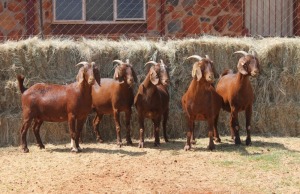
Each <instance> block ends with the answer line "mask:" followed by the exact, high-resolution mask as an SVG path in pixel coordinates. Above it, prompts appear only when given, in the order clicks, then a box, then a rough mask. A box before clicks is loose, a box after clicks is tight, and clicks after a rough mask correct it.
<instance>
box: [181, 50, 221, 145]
mask: <svg viewBox="0 0 300 194" xmlns="http://www.w3.org/2000/svg"><path fill="white" fill-rule="evenodd" d="M187 59H197V60H198V61H197V62H196V63H194V65H193V69H192V77H193V80H192V81H191V83H190V86H189V88H188V90H187V91H186V93H185V94H184V95H183V96H182V99H181V103H182V108H183V111H184V113H185V115H186V119H187V123H188V127H189V131H188V132H187V142H186V145H185V147H184V149H185V150H189V149H191V139H193V137H194V128H195V121H196V120H205V121H207V123H208V131H209V132H208V137H209V145H208V149H210V150H213V149H215V145H214V142H213V133H214V131H216V132H217V121H218V116H219V112H220V109H221V107H222V98H221V96H219V95H218V94H217V92H216V91H215V88H214V87H213V85H212V83H213V82H214V79H215V78H214V74H216V72H215V71H214V67H213V62H212V61H211V60H210V59H209V57H208V56H207V55H206V58H202V57H200V56H198V55H192V56H190V57H188V58H187Z"/></svg>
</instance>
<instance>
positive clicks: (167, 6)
mask: <svg viewBox="0 0 300 194" xmlns="http://www.w3.org/2000/svg"><path fill="white" fill-rule="evenodd" d="M165 10H166V13H171V12H172V11H173V10H174V6H173V5H170V4H168V5H166V7H165Z"/></svg>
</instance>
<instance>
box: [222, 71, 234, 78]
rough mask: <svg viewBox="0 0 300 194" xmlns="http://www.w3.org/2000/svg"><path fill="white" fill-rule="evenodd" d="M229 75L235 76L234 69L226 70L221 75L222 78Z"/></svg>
mask: <svg viewBox="0 0 300 194" xmlns="http://www.w3.org/2000/svg"><path fill="white" fill-rule="evenodd" d="M228 74H233V71H232V69H226V70H225V71H224V72H223V73H222V74H221V77H223V76H224V75H228Z"/></svg>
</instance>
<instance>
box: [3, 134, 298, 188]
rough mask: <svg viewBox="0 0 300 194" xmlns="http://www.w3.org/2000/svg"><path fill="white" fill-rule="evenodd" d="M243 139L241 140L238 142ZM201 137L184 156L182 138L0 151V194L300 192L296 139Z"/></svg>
mask: <svg viewBox="0 0 300 194" xmlns="http://www.w3.org/2000/svg"><path fill="white" fill-rule="evenodd" d="M242 139H245V137H242ZM222 141H223V142H222V143H221V144H217V145H216V150H215V151H212V152H211V151H208V150H207V149H206V146H207V144H208V139H207V138H203V139H202V138H201V139H198V140H197V144H196V145H194V146H193V149H192V150H191V151H187V152H186V151H184V150H183V147H184V144H185V140H183V139H177V140H171V142H170V143H163V141H162V144H161V146H160V147H158V148H157V147H153V139H146V143H145V148H143V149H139V148H137V141H134V145H133V146H123V147H122V148H119V147H117V146H116V145H115V143H114V142H110V143H103V144H97V143H84V144H82V145H81V147H82V148H83V151H82V152H81V153H77V154H75V153H70V149H69V143H68V144H67V143H66V144H59V145H53V144H46V149H44V150H40V149H39V148H38V147H36V146H35V145H30V146H29V150H30V152H29V153H27V154H24V153H22V152H21V151H20V148H19V147H2V148H0V164H1V165H0V191H1V193H300V138H265V137H253V138H252V142H253V145H252V146H250V147H248V146H245V145H241V146H235V145H234V144H233V142H232V141H231V140H230V138H229V137H223V139H222Z"/></svg>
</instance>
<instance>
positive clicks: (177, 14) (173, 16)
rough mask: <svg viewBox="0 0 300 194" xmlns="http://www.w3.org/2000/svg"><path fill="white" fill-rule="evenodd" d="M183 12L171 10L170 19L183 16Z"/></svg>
mask: <svg viewBox="0 0 300 194" xmlns="http://www.w3.org/2000/svg"><path fill="white" fill-rule="evenodd" d="M184 14H185V13H184V12H182V11H173V12H172V19H179V18H183V16H184Z"/></svg>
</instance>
